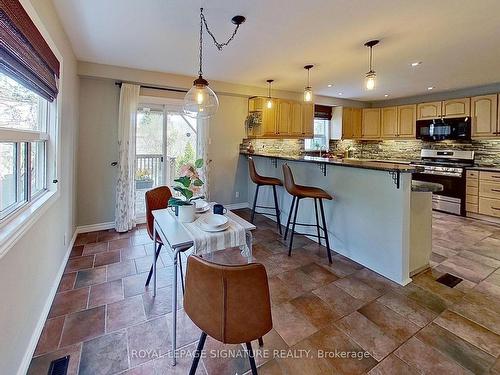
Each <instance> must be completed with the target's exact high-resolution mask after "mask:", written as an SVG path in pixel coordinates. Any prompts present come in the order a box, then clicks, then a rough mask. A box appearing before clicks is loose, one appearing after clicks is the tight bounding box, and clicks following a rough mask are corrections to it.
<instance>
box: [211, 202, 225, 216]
mask: <svg viewBox="0 0 500 375" xmlns="http://www.w3.org/2000/svg"><path fill="white" fill-rule="evenodd" d="M226 212H227V208H224V206H223V205H222V204H214V214H216V215H224V214H225V213H226Z"/></svg>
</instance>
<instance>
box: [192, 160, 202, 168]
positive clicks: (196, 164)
mask: <svg viewBox="0 0 500 375" xmlns="http://www.w3.org/2000/svg"><path fill="white" fill-rule="evenodd" d="M194 166H195V167H196V168H201V167H203V159H196V161H195V162H194Z"/></svg>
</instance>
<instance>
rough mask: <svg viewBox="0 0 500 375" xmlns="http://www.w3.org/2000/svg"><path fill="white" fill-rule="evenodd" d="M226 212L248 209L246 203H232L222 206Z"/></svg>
mask: <svg viewBox="0 0 500 375" xmlns="http://www.w3.org/2000/svg"><path fill="white" fill-rule="evenodd" d="M224 207H226V208H227V209H228V210H241V209H242V208H249V207H250V206H249V204H248V202H242V203H232V204H226V205H224Z"/></svg>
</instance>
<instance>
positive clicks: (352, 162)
mask: <svg viewBox="0 0 500 375" xmlns="http://www.w3.org/2000/svg"><path fill="white" fill-rule="evenodd" d="M240 155H248V156H259V157H264V158H272V159H281V160H290V161H297V162H306V163H325V164H329V165H338V166H340V167H350V168H362V169H374V170H379V171H387V172H401V173H414V172H416V171H417V168H416V167H413V166H410V165H407V164H401V163H391V162H386V161H372V160H359V159H337V158H320V157H316V156H286V155H274V154H262V153H254V154H250V153H248V152H244V151H241V152H240Z"/></svg>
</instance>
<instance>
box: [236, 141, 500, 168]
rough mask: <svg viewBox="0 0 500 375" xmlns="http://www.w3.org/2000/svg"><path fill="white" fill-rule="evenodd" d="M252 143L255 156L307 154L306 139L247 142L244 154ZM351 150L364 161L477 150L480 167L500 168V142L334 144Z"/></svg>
mask: <svg viewBox="0 0 500 375" xmlns="http://www.w3.org/2000/svg"><path fill="white" fill-rule="evenodd" d="M250 142H252V144H253V146H254V149H255V152H260V153H266V154H276V155H277V154H281V155H300V154H301V153H303V152H304V141H303V140H302V139H244V140H243V143H242V144H241V145H240V150H241V151H246V148H247V146H248V144H249V143H250ZM348 147H350V148H351V149H352V157H355V158H361V159H389V160H407V161H411V160H417V159H419V158H420V150H421V149H422V148H429V149H441V150H442V149H451V150H473V151H474V154H475V160H476V164H478V165H484V166H489V165H495V166H500V139H498V140H492V139H488V140H472V141H468V142H457V141H442V142H423V141H419V140H416V139H415V140H406V141H403V140H397V141H390V140H385V141H355V140H345V141H334V140H331V141H330V151H331V152H333V153H335V154H338V153H343V152H344V151H345V150H346V149H347V148H348Z"/></svg>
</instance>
